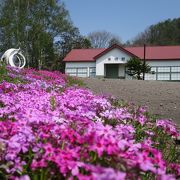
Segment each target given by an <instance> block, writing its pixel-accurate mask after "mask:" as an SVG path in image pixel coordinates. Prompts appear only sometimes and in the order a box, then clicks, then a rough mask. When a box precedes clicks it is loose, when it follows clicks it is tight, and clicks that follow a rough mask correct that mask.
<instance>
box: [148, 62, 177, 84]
mask: <svg viewBox="0 0 180 180" xmlns="http://www.w3.org/2000/svg"><path fill="white" fill-rule="evenodd" d="M147 63H148V64H149V65H150V66H151V67H152V68H151V71H154V72H155V74H150V73H147V74H145V80H180V60H179V61H174V60H171V61H166V60H164V61H147ZM153 66H155V67H153ZM161 66H164V67H161ZM165 66H167V67H165ZM177 66H179V67H177ZM170 67H171V69H170ZM156 73H157V74H156Z"/></svg>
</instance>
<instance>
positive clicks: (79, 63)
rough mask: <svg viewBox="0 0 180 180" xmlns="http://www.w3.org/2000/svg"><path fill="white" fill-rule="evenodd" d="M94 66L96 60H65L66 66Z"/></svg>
mask: <svg viewBox="0 0 180 180" xmlns="http://www.w3.org/2000/svg"><path fill="white" fill-rule="evenodd" d="M78 67H96V62H66V68H78Z"/></svg>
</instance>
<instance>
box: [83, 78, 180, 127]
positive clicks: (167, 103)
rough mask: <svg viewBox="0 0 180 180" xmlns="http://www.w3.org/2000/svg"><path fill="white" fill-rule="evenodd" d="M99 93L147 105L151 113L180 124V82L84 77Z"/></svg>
mask: <svg viewBox="0 0 180 180" xmlns="http://www.w3.org/2000/svg"><path fill="white" fill-rule="evenodd" d="M83 80H84V82H85V84H86V86H87V87H88V88H90V89H91V90H93V91H94V92H95V93H97V94H111V95H113V96H115V97H118V98H119V99H123V100H125V101H128V102H129V101H130V102H133V103H135V104H137V105H146V106H148V109H149V111H150V112H151V113H153V114H155V115H160V116H161V117H162V118H170V119H172V120H174V121H175V122H176V123H177V124H178V125H180V82H161V81H138V80H119V79H97V78H83Z"/></svg>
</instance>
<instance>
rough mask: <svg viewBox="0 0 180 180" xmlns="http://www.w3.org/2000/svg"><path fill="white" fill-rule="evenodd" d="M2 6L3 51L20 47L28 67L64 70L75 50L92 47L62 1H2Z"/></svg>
mask: <svg viewBox="0 0 180 180" xmlns="http://www.w3.org/2000/svg"><path fill="white" fill-rule="evenodd" d="M0 4H1V6H0V51H1V52H4V51H5V50H7V49H9V48H12V47H14V48H18V47H21V49H22V50H23V51H24V54H25V56H26V59H27V66H29V67H34V68H38V69H51V70H59V69H62V68H63V67H62V59H63V58H64V56H65V55H66V54H67V53H68V52H69V51H70V50H71V49H72V48H88V47H90V46H91V44H90V41H89V40H88V39H87V38H85V37H83V36H82V35H81V34H80V32H79V29H78V28H77V27H75V26H74V25H73V22H72V21H71V19H70V16H69V12H68V11H67V10H66V8H65V5H64V3H62V2H61V1H60V0H5V1H4V0H0Z"/></svg>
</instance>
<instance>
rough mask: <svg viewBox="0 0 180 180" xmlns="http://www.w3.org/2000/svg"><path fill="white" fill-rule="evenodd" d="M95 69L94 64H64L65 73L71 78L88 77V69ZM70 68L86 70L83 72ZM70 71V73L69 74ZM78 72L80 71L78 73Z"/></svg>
mask: <svg viewBox="0 0 180 180" xmlns="http://www.w3.org/2000/svg"><path fill="white" fill-rule="evenodd" d="M92 67H96V63H95V62H66V65H65V72H66V73H67V74H69V75H71V76H78V77H89V76H91V75H90V68H92ZM71 68H87V69H84V70H77V69H74V70H73V69H72V70H70V69H71ZM69 71H70V72H69ZM78 71H81V73H80V72H78Z"/></svg>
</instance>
